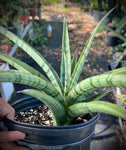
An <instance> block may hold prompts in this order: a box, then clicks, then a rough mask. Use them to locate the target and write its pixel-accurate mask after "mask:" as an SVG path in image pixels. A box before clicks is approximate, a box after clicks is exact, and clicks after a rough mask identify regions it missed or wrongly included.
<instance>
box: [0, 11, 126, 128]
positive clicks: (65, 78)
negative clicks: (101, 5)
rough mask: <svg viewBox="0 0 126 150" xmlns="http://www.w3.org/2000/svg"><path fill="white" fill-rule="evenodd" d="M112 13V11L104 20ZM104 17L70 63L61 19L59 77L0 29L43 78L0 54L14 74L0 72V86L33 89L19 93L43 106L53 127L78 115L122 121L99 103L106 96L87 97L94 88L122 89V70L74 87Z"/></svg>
mask: <svg viewBox="0 0 126 150" xmlns="http://www.w3.org/2000/svg"><path fill="white" fill-rule="evenodd" d="M112 11H113V9H112V10H111V11H110V12H109V13H108V14H107V15H106V16H105V17H107V16H108V15H109V14H110V13H111V12H112ZM105 17H104V18H103V19H102V20H101V21H100V22H99V23H98V25H97V26H96V28H95V29H94V31H93V32H92V34H91V35H90V37H89V39H88V40H87V43H86V45H85V47H84V49H83V51H82V54H81V56H80V57H79V59H78V61H77V57H76V54H75V55H74V56H73V58H72V60H71V56H70V47H69V36H68V29H67V23H66V19H65V18H64V23H63V37H62V58H61V72H60V77H59V75H58V74H57V73H56V71H55V70H54V69H53V67H52V66H51V65H50V64H49V63H48V62H47V61H46V59H44V58H43V56H42V55H41V54H40V53H39V52H37V51H36V50H35V49H34V48H33V47H31V46H30V45H29V44H27V43H26V42H25V41H23V40H22V39H20V38H19V37H18V36H16V35H15V34H13V33H11V32H10V31H8V30H7V29H5V28H4V27H2V26H0V33H2V34H3V35H5V36H6V37H8V38H9V39H10V40H12V41H13V42H14V43H16V44H17V45H18V46H19V47H20V48H22V50H24V51H25V52H26V53H27V54H28V55H29V56H31V58H32V59H33V60H34V61H36V63H38V65H39V66H40V67H41V68H42V70H43V71H44V72H45V73H46V75H47V77H45V76H43V75H42V74H41V73H40V72H38V71H37V70H35V69H34V68H32V67H31V66H29V65H27V64H25V63H24V62H22V61H20V60H18V59H16V58H14V57H10V56H8V55H5V54H2V53H0V59H3V60H4V61H6V62H7V63H9V64H10V65H12V66H13V67H15V68H16V70H0V82H13V83H19V84H25V85H28V86H31V87H33V89H25V90H22V91H20V92H22V93H24V94H27V95H30V96H33V97H35V98H37V99H39V100H41V101H42V102H43V103H44V104H45V105H47V106H48V107H49V108H50V110H51V112H52V115H53V123H54V126H62V125H66V124H69V123H70V122H71V120H73V118H75V117H77V116H80V115H81V114H84V113H95V112H96V113H97V112H103V113H108V114H112V115H114V116H117V117H121V118H123V119H124V120H126V110H125V109H123V108H121V107H119V106H117V105H115V104H112V103H109V102H103V101H99V99H100V98H102V97H103V96H105V95H106V94H107V93H108V92H104V93H100V94H97V95H93V96H90V94H91V93H92V92H93V91H94V90H96V89H97V88H101V87H112V86H114V87H116V86H117V87H126V74H125V73H126V68H121V69H117V70H113V71H109V72H106V73H104V74H101V75H97V76H92V77H89V78H87V79H84V80H83V81H81V82H79V83H78V80H79V76H80V73H81V71H82V69H83V66H84V63H85V59H86V57H87V55H88V52H89V49H90V47H91V44H92V41H93V39H94V36H95V34H96V32H97V30H98V29H99V27H100V25H101V24H102V22H103V20H104V19H105Z"/></svg>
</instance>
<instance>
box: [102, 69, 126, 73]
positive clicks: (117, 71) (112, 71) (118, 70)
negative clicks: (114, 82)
mask: <svg viewBox="0 0 126 150" xmlns="http://www.w3.org/2000/svg"><path fill="white" fill-rule="evenodd" d="M124 73H126V68H119V69H114V70H111V71H108V72H105V73H104V74H124Z"/></svg>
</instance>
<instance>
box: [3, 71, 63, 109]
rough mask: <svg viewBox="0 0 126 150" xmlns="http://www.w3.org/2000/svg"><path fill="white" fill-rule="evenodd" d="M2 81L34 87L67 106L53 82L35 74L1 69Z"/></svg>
mask: <svg viewBox="0 0 126 150" xmlns="http://www.w3.org/2000/svg"><path fill="white" fill-rule="evenodd" d="M0 82H13V83H19V84H24V85H27V86H31V87H34V88H36V89H39V90H42V91H44V92H45V93H46V94H48V95H50V96H52V97H54V98H55V99H57V100H58V101H59V102H60V103H62V105H63V106H65V104H64V100H63V97H62V96H61V94H60V92H59V91H58V90H57V89H56V88H55V87H54V86H53V85H52V84H51V83H49V82H47V81H45V80H43V79H41V78H39V77H37V76H35V75H31V74H29V73H26V72H22V71H17V70H0Z"/></svg>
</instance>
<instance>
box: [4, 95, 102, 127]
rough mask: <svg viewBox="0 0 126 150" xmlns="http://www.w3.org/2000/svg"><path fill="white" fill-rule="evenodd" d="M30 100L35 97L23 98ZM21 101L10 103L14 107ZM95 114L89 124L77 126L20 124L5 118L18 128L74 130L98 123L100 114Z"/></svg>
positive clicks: (5, 119)
mask: <svg viewBox="0 0 126 150" xmlns="http://www.w3.org/2000/svg"><path fill="white" fill-rule="evenodd" d="M28 98H33V97H25V98H23V100H27V99H28ZM21 101H22V99H19V100H17V101H15V102H13V103H12V104H11V102H10V105H11V106H12V107H13V106H14V105H16V104H18V103H19V102H21ZM38 101H39V100H38ZM40 102H41V101H40ZM42 104H43V103H42ZM38 106H40V105H38ZM35 107H36V106H35ZM93 114H94V115H93V117H92V118H91V119H90V120H89V121H87V122H84V123H80V124H75V125H67V126H42V125H36V124H30V123H24V122H19V121H16V120H11V119H9V118H6V117H4V121H7V122H10V123H11V124H15V125H18V126H23V127H31V128H33V129H35V128H38V129H74V128H80V127H84V126H85V127H86V126H88V125H89V124H90V123H92V122H94V121H96V120H97V119H98V118H99V116H100V113H93Z"/></svg>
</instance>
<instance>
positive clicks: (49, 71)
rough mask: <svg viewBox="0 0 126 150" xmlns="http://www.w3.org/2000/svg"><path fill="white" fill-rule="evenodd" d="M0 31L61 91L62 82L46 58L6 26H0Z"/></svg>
mask: <svg viewBox="0 0 126 150" xmlns="http://www.w3.org/2000/svg"><path fill="white" fill-rule="evenodd" d="M0 33H1V34H3V35H5V36H6V37H8V38H9V39H10V40H11V41H13V42H14V43H16V44H17V45H18V46H19V47H20V48H21V49H22V50H24V51H25V52H26V53H27V54H28V55H29V56H31V58H32V59H33V60H35V61H36V63H37V64H38V65H39V66H40V67H41V68H42V69H43V71H44V72H45V73H46V75H47V76H48V78H49V79H50V81H51V82H52V84H53V85H54V86H55V87H56V88H57V89H58V90H59V91H60V92H61V91H62V84H61V81H60V79H59V76H58V74H57V73H56V71H55V70H54V69H53V68H52V66H51V65H50V64H49V63H48V62H47V61H46V59H45V58H44V57H43V56H42V55H41V54H40V53H39V52H38V51H36V50H35V49H34V48H33V47H32V46H30V45H29V44H28V43H26V42H25V41H24V40H22V39H20V38H19V37H18V36H17V35H15V34H14V33H12V32H10V31H9V30H7V29H6V28H4V27H2V26H0Z"/></svg>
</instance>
